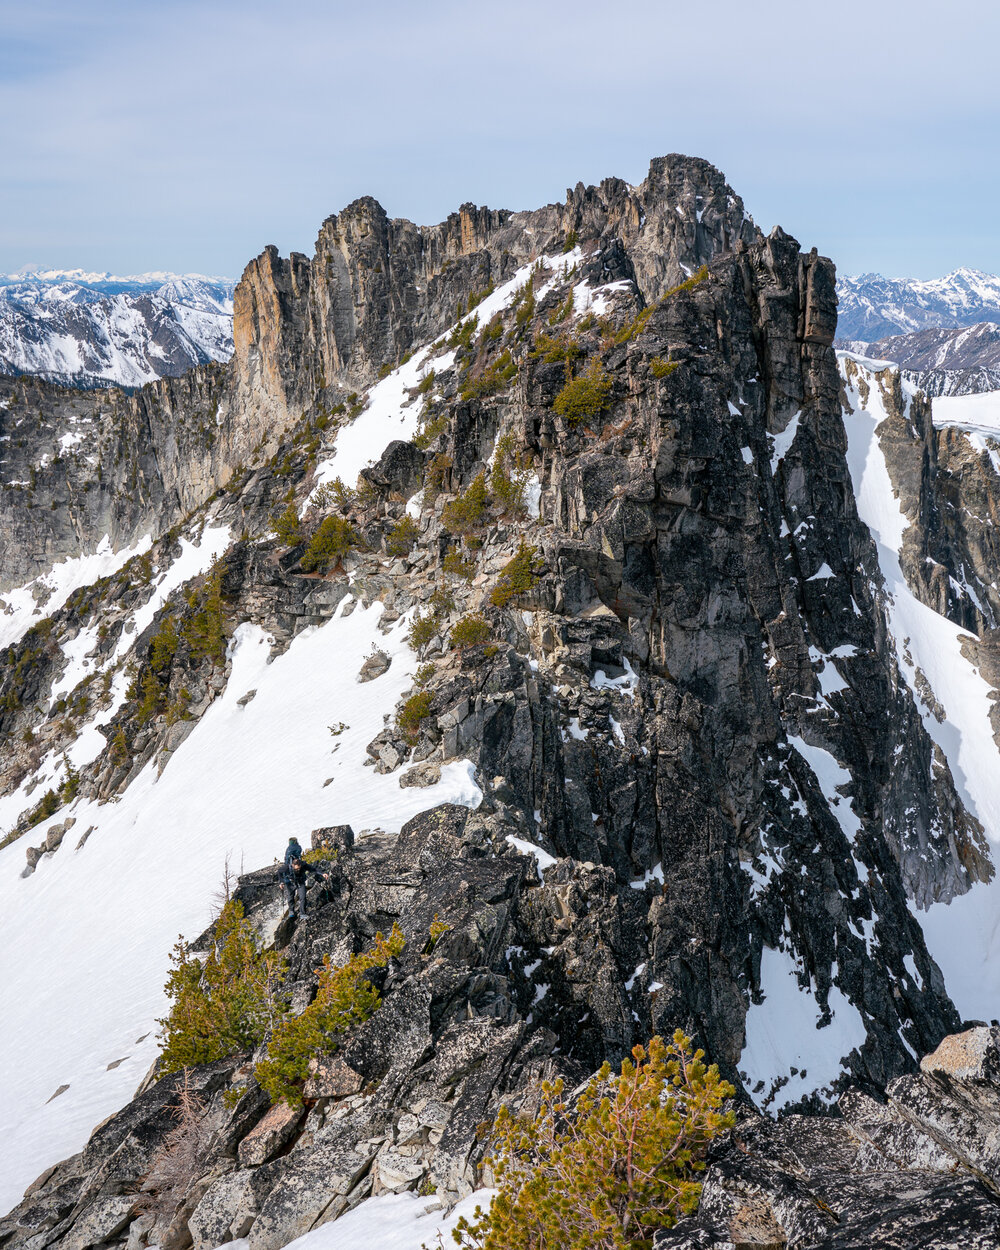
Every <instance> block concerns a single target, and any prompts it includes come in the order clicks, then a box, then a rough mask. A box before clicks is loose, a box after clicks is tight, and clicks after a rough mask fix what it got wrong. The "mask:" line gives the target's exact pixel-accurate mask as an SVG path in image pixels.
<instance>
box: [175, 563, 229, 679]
mask: <svg viewBox="0 0 1000 1250" xmlns="http://www.w3.org/2000/svg"><path fill="white" fill-rule="evenodd" d="M188 607H189V608H190V609H191V615H190V616H189V617H188V618H187V619H186V620H185V622H184V625H183V627H182V629H181V637H182V638H183V639H184V641H185V642H186V643H187V644H188V647H189V648H190V650H191V658H192V659H193V660H195V661H198V660H203V659H208V660H211V661H212V663H213V664H215V665H217V666H221V665H223V664H224V663H225V662H226V613H225V609H224V608H223V606H222V569H221V567H220V566H219V565H218V564H216V565H215V566H214V567H213V569H212V571H211V572H210V573H209V575H208V576H207V577H206V578H205V582H204V585H203V586H202V587H201V589H200V590H199V589H195V590H193V591H192V592H191V594H190V595H189V596H188Z"/></svg>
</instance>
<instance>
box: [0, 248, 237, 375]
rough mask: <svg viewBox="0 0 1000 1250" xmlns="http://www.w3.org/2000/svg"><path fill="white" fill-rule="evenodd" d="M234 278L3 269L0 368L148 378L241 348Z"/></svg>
mask: <svg viewBox="0 0 1000 1250" xmlns="http://www.w3.org/2000/svg"><path fill="white" fill-rule="evenodd" d="M234 289H235V283H233V282H231V281H230V280H229V279H227V278H205V277H202V276H201V275H200V274H185V275H176V274H140V275H138V276H135V277H128V278H118V277H113V276H112V275H110V274H85V273H81V272H79V271H70V272H61V271H56V270H51V271H44V272H40V273H32V274H21V275H18V274H7V275H0V370H2V371H3V372H5V373H34V374H40V375H42V376H43V377H46V378H48V379H50V380H52V381H56V382H64V383H68V384H70V385H76V386H112V385H116V386H142V385H143V384H144V383H146V382H152V381H155V380H156V379H157V378H159V377H165V376H173V375H176V374H179V373H183V372H184V371H185V370H186V369H189V368H191V366H192V365H196V364H203V363H205V362H206V361H209V360H228V359H229V357H230V356H231V355H232V351H233V329H232V327H233V291H234Z"/></svg>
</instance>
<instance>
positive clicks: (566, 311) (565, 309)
mask: <svg viewBox="0 0 1000 1250" xmlns="http://www.w3.org/2000/svg"><path fill="white" fill-rule="evenodd" d="M572 313H573V292H572V290H571V291H570V293H569V294H568V295H567V296H566V298H565V299H564V300H563V302H562V303H561V304H559V305H558V306H557V307H556V308H553V310H552V311H551V312H550V313H549V317H548V321H549V325H550V326H557V325H559V323H560V322H561V321H565V320H566V318H567V317H569V316H571V315H572Z"/></svg>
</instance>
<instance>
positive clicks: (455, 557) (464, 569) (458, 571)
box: [441, 547, 476, 582]
mask: <svg viewBox="0 0 1000 1250" xmlns="http://www.w3.org/2000/svg"><path fill="white" fill-rule="evenodd" d="M441 567H442V569H444V571H445V572H446V573H450V574H451V576H452V577H461V578H463V579H464V580H465V581H467V582H471V581H472V579H473V577H475V575H476V565H475V562H474V561H472V560H463V559H462V553H461V552H460V551H457V550H456V549H455V548H454V547H452V548H451V549H450V550H449V551H448V553H447V555H446V556H445V558H444V559H443V560H442V561H441Z"/></svg>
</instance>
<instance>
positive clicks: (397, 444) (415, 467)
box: [359, 438, 425, 500]
mask: <svg viewBox="0 0 1000 1250" xmlns="http://www.w3.org/2000/svg"><path fill="white" fill-rule="evenodd" d="M424 460H425V457H424V453H423V452H422V451H421V450H420V448H419V447H417V446H415V445H414V444H413V443H407V442H403V440H402V439H398V438H397V439H393V441H392V442H391V443H390V444H389V446H388V447H387V448H386V449H385V451H384V452H383V453H382V455H381V456H380V457H379V460H378V463H377V464H373V465H369V467H368V468H367V469H362V470H361V473H360V475H359V476H360V477H363V478H364V479H365V481H367V482H370V483H371V485H372V486H374V487H375V489H376V490H378V491H380V492H381V493H383V494H387V495H388V496H389V497H390V499H398V500H406V499H409V498H410V496H411V495H412V494H413V493H414V491H416V490H419V488H420V485H421V481H422V479H423V471H424Z"/></svg>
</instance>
